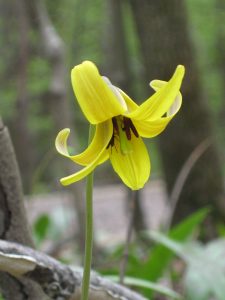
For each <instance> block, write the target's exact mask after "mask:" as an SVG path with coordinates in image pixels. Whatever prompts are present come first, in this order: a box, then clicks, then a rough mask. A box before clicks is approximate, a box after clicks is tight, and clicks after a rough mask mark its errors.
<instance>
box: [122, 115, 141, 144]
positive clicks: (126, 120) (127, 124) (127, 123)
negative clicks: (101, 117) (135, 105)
mask: <svg viewBox="0 0 225 300" xmlns="http://www.w3.org/2000/svg"><path fill="white" fill-rule="evenodd" d="M123 125H124V126H123V128H122V129H123V130H124V131H125V133H126V136H127V139H128V140H131V131H132V132H133V134H134V135H135V136H136V137H139V134H138V132H137V129H136V128H135V126H134V124H133V122H132V121H131V119H129V118H127V117H123Z"/></svg>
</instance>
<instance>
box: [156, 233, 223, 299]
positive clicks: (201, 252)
mask: <svg viewBox="0 0 225 300" xmlns="http://www.w3.org/2000/svg"><path fill="white" fill-rule="evenodd" d="M151 237H152V239H154V240H155V241H156V242H157V243H161V244H162V245H164V246H165V247H167V248H168V249H170V250H171V251H173V252H174V253H176V254H177V255H178V256H180V257H181V258H182V259H183V260H184V261H185V262H186V265H187V267H186V272H185V275H184V280H183V282H184V288H185V291H186V295H185V297H186V298H185V299H187V300H209V299H211V297H213V299H216V300H223V299H224V295H225V258H224V257H225V256H224V254H225V250H224V249H225V240H224V239H218V240H215V241H212V242H210V243H208V244H207V245H203V244H201V243H199V242H188V243H184V244H181V243H178V242H175V241H174V240H172V239H170V238H168V237H166V236H164V235H162V234H160V233H157V232H154V233H152V234H151ZM214 297H215V298H214Z"/></svg>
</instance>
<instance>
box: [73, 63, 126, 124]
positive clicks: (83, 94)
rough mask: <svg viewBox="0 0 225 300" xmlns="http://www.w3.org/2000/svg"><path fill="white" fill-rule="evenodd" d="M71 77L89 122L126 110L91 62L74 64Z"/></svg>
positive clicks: (95, 122) (99, 121)
mask: <svg viewBox="0 0 225 300" xmlns="http://www.w3.org/2000/svg"><path fill="white" fill-rule="evenodd" d="M71 79H72V86H73V89H74V93H75V95H76V97H77V101H78V103H79V105H80V107H81V110H82V111H83V113H84V115H85V116H86V118H87V119H88V121H89V122H90V123H92V124H98V123H101V122H103V121H106V120H108V119H111V118H112V117H114V116H117V115H120V114H122V113H123V112H124V111H126V107H124V106H123V105H122V104H121V103H120V100H119V99H118V97H117V95H116V94H115V93H114V91H112V90H111V89H110V87H109V85H108V84H107V83H106V81H105V80H104V79H103V78H102V77H101V76H100V74H99V72H98V69H97V68H96V66H95V65H94V64H93V63H92V62H90V61H85V62H83V63H82V64H80V65H78V66H75V67H74V68H73V69H72V72H71Z"/></svg>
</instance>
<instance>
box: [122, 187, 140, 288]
mask: <svg viewBox="0 0 225 300" xmlns="http://www.w3.org/2000/svg"><path fill="white" fill-rule="evenodd" d="M135 206H136V192H132V197H131V199H130V211H129V224H128V228H127V235H126V241H125V247H124V252H123V256H122V260H121V264H120V284H123V282H124V276H125V271H126V266H127V261H128V256H129V248H130V242H131V237H132V231H133V224H134V215H135Z"/></svg>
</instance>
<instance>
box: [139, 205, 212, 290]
mask: <svg viewBox="0 0 225 300" xmlns="http://www.w3.org/2000/svg"><path fill="white" fill-rule="evenodd" d="M208 212H209V210H208V209H207V208H205V209H202V210H200V211H198V212H196V213H194V214H192V215H191V216H190V217H188V218H186V219H185V220H183V221H182V222H181V223H180V224H178V225H177V226H175V227H174V228H172V229H171V230H170V232H169V234H168V236H169V237H170V238H173V239H175V240H176V241H180V242H184V241H185V240H187V238H188V237H190V235H192V234H193V232H194V231H195V230H196V229H197V227H198V226H199V225H200V223H201V222H202V221H203V220H204V219H205V217H206V215H207V214H208ZM173 257H174V255H173V252H172V251H170V250H169V249H168V248H166V247H165V246H164V245H156V246H155V247H153V249H152V250H151V251H150V253H149V257H148V258H147V260H146V261H145V262H144V263H142V265H141V266H140V268H138V270H139V271H137V273H136V276H137V277H138V278H143V279H146V280H150V281H153V282H156V281H157V280H158V279H160V277H162V276H163V273H164V272H165V270H166V268H167V267H168V264H169V263H170V262H171V260H172V258H173ZM148 295H149V293H148ZM150 295H151V294H150Z"/></svg>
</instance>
